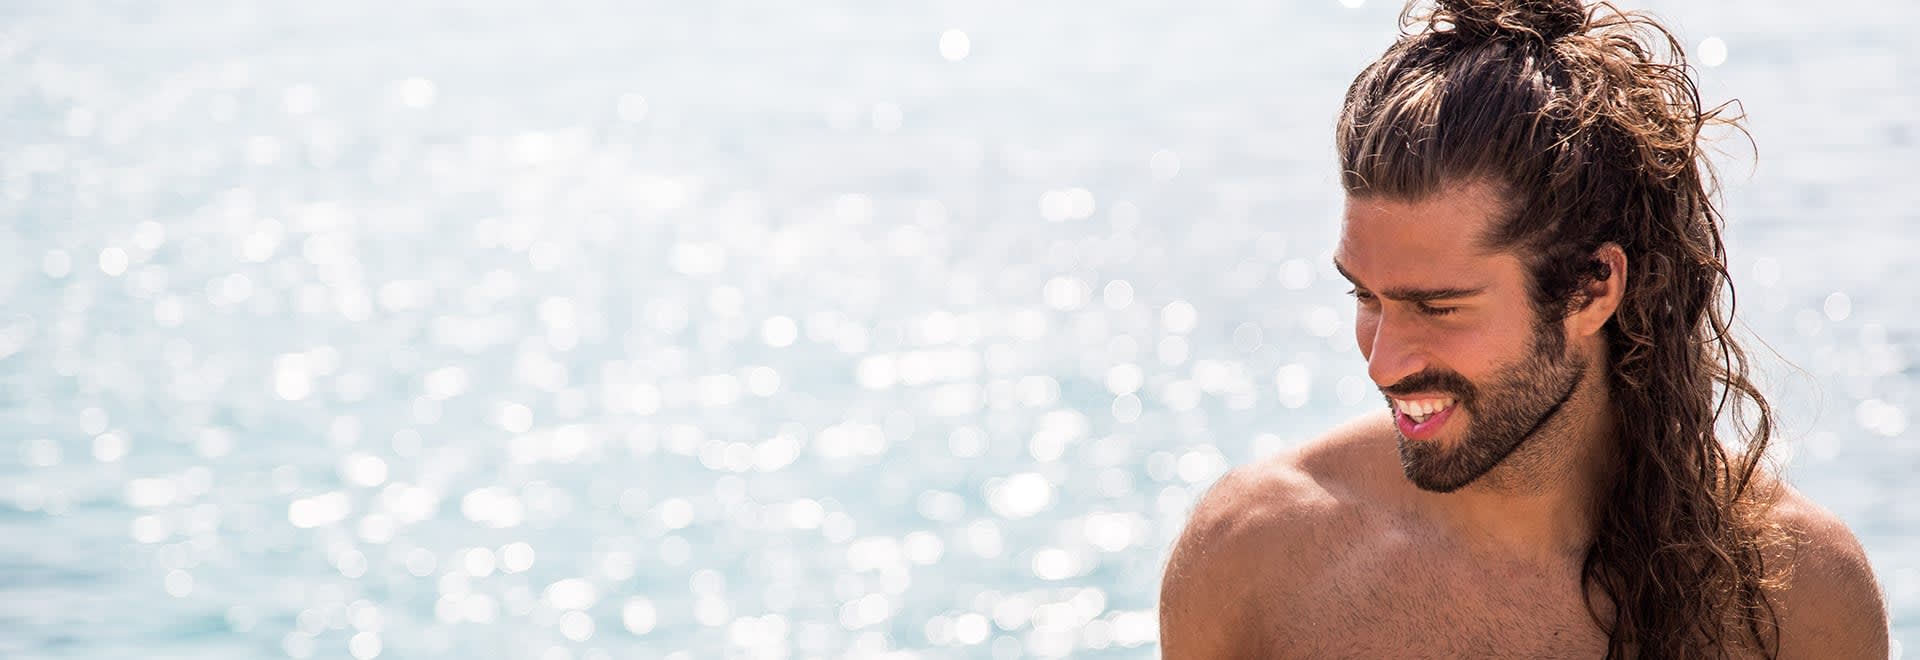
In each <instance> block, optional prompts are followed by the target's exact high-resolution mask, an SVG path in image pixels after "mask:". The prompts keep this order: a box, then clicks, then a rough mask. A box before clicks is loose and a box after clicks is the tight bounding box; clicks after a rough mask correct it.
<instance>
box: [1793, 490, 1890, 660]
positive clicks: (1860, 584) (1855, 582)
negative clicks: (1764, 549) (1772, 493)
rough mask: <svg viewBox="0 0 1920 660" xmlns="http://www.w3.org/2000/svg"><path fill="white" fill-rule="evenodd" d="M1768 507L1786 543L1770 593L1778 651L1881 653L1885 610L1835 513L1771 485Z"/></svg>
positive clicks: (1869, 570) (1855, 542)
mask: <svg viewBox="0 0 1920 660" xmlns="http://www.w3.org/2000/svg"><path fill="white" fill-rule="evenodd" d="M1777 488H1778V494H1779V499H1778V500H1777V501H1776V503H1775V504H1774V506H1773V508H1772V509H1771V511H1770V514H1769V515H1770V517H1771V519H1772V521H1773V522H1774V523H1777V524H1779V525H1780V527H1781V528H1782V529H1783V530H1784V531H1785V532H1786V537H1787V538H1786V540H1787V543H1786V544H1785V546H1784V547H1781V548H1778V549H1776V552H1774V553H1772V554H1773V557H1772V559H1773V561H1776V562H1780V563H1781V564H1783V566H1782V567H1783V568H1785V569H1786V571H1787V573H1786V575H1787V581H1786V585H1785V586H1784V588H1781V589H1778V590H1776V591H1775V592H1774V593H1773V601H1774V603H1775V605H1776V607H1777V612H1776V613H1777V615H1778V620H1779V624H1780V651H1781V652H1780V654H1779V655H1780V657H1783V658H1799V657H1822V658H1884V657H1887V650H1888V648H1887V647H1888V635H1887V624H1888V622H1887V609H1886V603H1885V601H1884V600H1883V596H1882V594H1881V591H1880V586H1879V584H1878V583H1877V582H1876V581H1875V580H1874V577H1873V567H1872V566H1871V565H1870V564H1869V563H1868V562H1867V553H1866V550H1865V549H1864V548H1862V547H1861V545H1860V541H1859V539H1857V538H1855V537H1854V534H1853V531H1852V530H1849V529H1847V526H1846V523H1844V522H1841V520H1840V518H1839V516H1836V515H1834V514H1833V512H1831V511H1828V510H1826V509H1825V508H1822V507H1821V506H1820V505H1818V504H1815V503H1814V502H1813V501H1812V500H1810V499H1808V498H1807V497H1806V496H1804V495H1801V494H1800V492H1799V491H1797V490H1794V489H1793V488H1792V487H1790V486H1785V485H1778V486H1777Z"/></svg>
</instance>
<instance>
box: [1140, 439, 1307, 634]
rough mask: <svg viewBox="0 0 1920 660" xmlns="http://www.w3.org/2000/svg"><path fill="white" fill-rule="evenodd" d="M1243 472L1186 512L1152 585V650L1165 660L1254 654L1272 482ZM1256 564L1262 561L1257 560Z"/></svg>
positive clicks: (1269, 551) (1268, 555)
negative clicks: (1156, 592) (1156, 626)
mask: <svg viewBox="0 0 1920 660" xmlns="http://www.w3.org/2000/svg"><path fill="white" fill-rule="evenodd" d="M1257 470H1258V468H1256V467H1254V466H1243V467H1240V468H1235V469H1234V470H1232V471H1230V472H1228V473H1227V474H1226V475H1225V476H1222V477H1221V478H1220V480H1219V482H1217V483H1215V484H1214V486H1213V488H1211V489H1209V490H1208V491H1207V494H1206V495H1205V496H1203V497H1202V498H1201V499H1200V502H1199V503H1198V504H1197V505H1196V506H1195V507H1194V511H1193V514H1192V516H1191V517H1189V518H1188V520H1187V525H1186V528H1185V529H1184V530H1183V531H1182V532H1181V533H1180V539H1179V541H1177V542H1176V543H1175V544H1174V547H1173V553H1172V556H1171V557H1170V558H1169V559H1168V561H1167V567H1166V573H1165V575H1164V576H1163V577H1162V579H1161V583H1160V649H1161V655H1162V657H1164V658H1168V659H1169V660H1182V659H1186V658H1241V657H1256V656H1258V655H1259V648H1258V647H1259V644H1260V637H1261V630H1260V625H1261V624H1260V617H1259V613H1260V602H1261V601H1262V599H1261V598H1259V594H1258V593H1257V592H1256V588H1257V587H1259V586H1260V585H1261V584H1262V583H1266V584H1271V582H1267V581H1263V580H1259V579H1257V578H1258V577H1259V576H1260V574H1262V573H1265V572H1267V571H1269V570H1271V568H1272V567H1271V564H1270V562H1271V561H1272V560H1273V558H1275V557H1284V556H1286V555H1287V553H1286V552H1284V551H1279V550H1281V549H1278V548H1268V547H1265V546H1264V545H1263V544H1264V543H1265V542H1266V541H1267V540H1269V539H1273V538H1274V536H1275V535H1272V534H1269V533H1268V532H1270V531H1272V516H1271V515H1270V514H1271V511H1272V503H1274V502H1275V501H1276V500H1278V499H1280V498H1282V497H1284V494H1283V493H1278V492H1274V488H1273V486H1274V485H1275V483H1274V480H1272V479H1267V478H1262V477H1260V476H1257V474H1258V473H1257ZM1263 558H1264V559H1263Z"/></svg>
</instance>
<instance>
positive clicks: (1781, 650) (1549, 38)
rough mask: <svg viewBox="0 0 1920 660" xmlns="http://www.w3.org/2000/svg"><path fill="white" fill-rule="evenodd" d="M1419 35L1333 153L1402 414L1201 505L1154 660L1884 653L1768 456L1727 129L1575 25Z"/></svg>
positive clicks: (1222, 486)
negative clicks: (1744, 297) (1718, 172)
mask: <svg viewBox="0 0 1920 660" xmlns="http://www.w3.org/2000/svg"><path fill="white" fill-rule="evenodd" d="M1410 18H1411V22H1410V23H1409V24H1410V25H1412V26H1413V27H1411V28H1409V30H1408V31H1407V34H1405V35H1404V36H1403V37H1402V38H1401V39H1400V40H1399V41H1398V42H1396V43H1395V44H1394V45H1393V46H1392V47H1391V48H1390V49H1388V50H1387V52H1386V54H1385V55H1383V56H1382V57H1381V58H1380V59H1379V60H1378V61H1376V62H1375V63H1373V64H1372V65H1371V66H1369V67H1367V68H1366V70H1364V71H1363V72H1362V73H1361V74H1360V76H1359V78H1358V79H1357V80H1355V82H1354V84H1353V86H1352V88H1351V89H1350V90H1349V91H1348V94H1347V98H1346V103H1345V107H1344V108H1343V110H1342V112H1341V116H1340V122H1339V127H1338V131H1337V143H1338V147H1339V151H1340V157H1341V166H1342V169H1343V172H1342V183H1343V185H1344V186H1345V188H1346V191H1347V195H1348V197H1347V206H1346V212H1345V218H1344V222H1343V226H1342V229H1341V236H1340V242H1339V245H1338V248H1337V249H1336V251H1335V256H1334V262H1335V263H1334V265H1335V267H1336V268H1337V269H1338V270H1339V271H1340V272H1341V274H1342V275H1344V276H1346V278H1347V279H1349V280H1351V281H1352V282H1353V296H1354V298H1355V308H1354V314H1355V323H1354V326H1355V339H1356V340H1357V341H1358V343H1359V347H1360V352H1361V354H1362V355H1363V356H1365V357H1366V360H1367V373H1368V376H1369V377H1371V378H1372V379H1373V382H1374V384H1375V385H1377V386H1378V387H1379V388H1380V390H1381V392H1382V393H1383V394H1385V395H1386V399H1387V404H1388V407H1389V410H1388V411H1386V413H1385V414H1378V415H1369V416H1367V417H1365V418H1362V419H1359V420H1355V421H1353V422H1351V423H1349V424H1347V425H1345V426H1342V427H1340V428H1337V429H1334V430H1333V431H1331V432H1328V433H1327V434H1326V435H1325V436H1324V437H1321V438H1319V439H1317V440H1315V441H1313V442H1311V443H1308V444H1307V445H1305V446H1303V447H1301V448H1300V449H1298V450H1295V451H1290V452H1286V453H1283V454H1280V455H1277V456H1274V457H1271V458H1268V459H1265V460H1262V461H1260V462H1257V463H1254V464H1249V465H1245V466H1241V467H1238V468H1236V469H1234V470H1233V471H1232V472H1230V473H1228V474H1227V475H1226V476H1224V477H1222V478H1221V479H1220V481H1219V482H1218V483H1217V484H1216V485H1215V486H1214V487H1213V488H1212V489H1211V490H1210V491H1209V492H1208V493H1207V494H1206V496H1205V497H1203V498H1202V499H1201V501H1200V502H1199V504H1198V505H1197V507H1196V508H1195V510H1194V512H1193V515H1192V518H1191V519H1190V521H1189V522H1188V524H1187V527H1186V530H1185V531H1184V533H1183V534H1182V535H1181V538H1180V540H1179V541H1178V543H1177V544H1176V545H1175V547H1174V549H1173V553H1172V556H1171V559H1170V560H1169V562H1168V565H1167V568H1166V574H1165V577H1164V582H1163V584H1162V589H1161V602H1160V638H1161V644H1162V649H1163V652H1164V654H1165V657H1167V658H1173V659H1176V660H1179V659H1186V658H1406V657H1421V658H1430V657H1472V658H1490V657H1515V658H1598V657H1609V658H1636V657H1637V658H1696V657H1778V658H1872V659H1875V660H1879V659H1883V658H1886V657H1887V655H1888V635H1887V615H1886V610H1885V607H1884V605H1883V603H1882V600H1881V596H1880V593H1879V588H1878V586H1877V585H1876V584H1875V582H1874V578H1873V574H1872V570H1871V569H1870V567H1869V566H1868V563H1867V559H1866V556H1865V553H1864V552H1863V551H1862V549H1861V547H1860V544H1859V542H1858V541H1856V540H1855V539H1854V537H1853V535H1852V533H1851V532H1849V531H1848V530H1847V528H1846V527H1845V526H1844V525H1843V524H1842V523H1841V522H1840V521H1839V520H1837V519H1836V518H1835V517H1834V516H1833V514H1831V513H1829V512H1827V511H1825V510H1823V509H1821V508H1819V507H1818V506H1815V505H1814V504H1812V503H1811V502H1809V501H1807V500H1806V499H1805V498H1804V497H1802V496H1801V495H1799V494H1798V493H1796V492H1795V491H1794V490H1793V489H1792V488H1790V487H1787V486H1785V485H1784V484H1782V483H1780V482H1779V481H1777V480H1775V479H1774V478H1773V477H1772V476H1771V475H1769V474H1768V472H1767V471H1766V469H1765V465H1764V464H1763V462H1762V459H1763V457H1764V455H1765V450H1766V446H1767V442H1768V435H1769V433H1770V431H1771V430H1772V420H1771V418H1770V416H1769V414H1768V413H1769V409H1768V407H1767V405H1766V400H1765V399H1764V398H1763V397H1762V396H1761V394H1760V393H1759V392H1758V390H1757V389H1755V388H1754V387H1753V385H1752V384H1751V382H1750V381H1749V380H1748V379H1747V376H1746V365H1745V358H1744V354H1743V353H1742V352H1741V349H1740V347H1739V345H1738V344H1737V343H1735V342H1734V340H1733V339H1732V338H1731V337H1728V336H1727V334H1726V330H1727V329H1728V327H1729V325H1730V324H1731V319H1730V317H1728V316H1727V314H1726V312H1725V311H1724V308H1723V307H1722V306H1721V303H1722V302H1723V300H1722V298H1721V296H1722V293H1721V292H1722V289H1723V287H1730V286H1731V285H1730V283H1728V282H1727V280H1726V269H1725V253H1724V249H1723V248H1722V245H1721V242H1720V235H1719V232H1720V217H1719V213H1718V211H1717V210H1716V209H1715V208H1714V206H1713V204H1712V200H1711V178H1710V177H1709V176H1708V175H1707V174H1705V173H1704V171H1703V170H1704V167H1705V166H1704V164H1703V162H1702V161H1701V154H1700V150H1699V146H1698V144H1697V142H1698V138H1697V136H1698V129H1699V128H1700V127H1701V126H1703V125H1706V124H1711V123H1716V122H1723V121H1724V120H1721V119H1719V118H1718V117H1717V116H1716V113H1715V112H1714V111H1712V110H1705V111H1703V110H1702V109H1701V107H1700V104H1699V101H1698V98H1697V96H1696V95H1695V94H1694V88H1693V83H1692V81H1691V80H1689V79H1688V77H1687V70H1686V69H1684V68H1678V67H1668V66H1661V65H1660V64H1659V62H1660V60H1658V59H1656V57H1655V56H1656V53H1662V52H1663V51H1665V50H1666V49H1668V48H1671V49H1672V51H1673V52H1672V53H1670V54H1669V55H1670V56H1671V57H1672V58H1674V59H1679V58H1681V57H1682V55H1681V54H1680V53H1679V52H1678V46H1677V41H1674V40H1672V39H1671V37H1670V36H1669V34H1668V33H1667V32H1666V30H1665V29H1663V28H1661V27H1660V26H1659V25H1658V24H1656V23H1654V22H1652V21H1651V20H1649V19H1645V18H1639V17H1630V16H1623V15H1621V14H1619V13H1617V12H1615V11H1613V10H1612V9H1611V7H1605V6H1603V7H1596V8H1592V9H1591V11H1590V10H1589V8H1587V7H1583V6H1581V4H1580V0H1440V2H1439V5H1438V6H1437V7H1435V8H1433V9H1432V10H1431V11H1416V12H1415V13H1414V14H1413V15H1412V16H1411V17H1410ZM1723 400H1724V401H1725V402H1726V403H1727V406H1726V408H1725V409H1723V408H1722V407H1721V406H1720V405H1719V404H1720V403H1721V402H1722V401H1723ZM1733 408H1741V409H1743V410H1745V411H1746V414H1745V415H1744V416H1743V418H1734V417H1732V416H1731V415H1730V413H1729V412H1728V411H1729V410H1731V409H1733ZM1743 422H1744V423H1743ZM1727 433H1731V434H1732V435H1733V436H1735V437H1733V438H1731V439H1730V440H1728V441H1727V442H1725V443H1723V442H1721V439H1722V438H1724V437H1726V434H1727Z"/></svg>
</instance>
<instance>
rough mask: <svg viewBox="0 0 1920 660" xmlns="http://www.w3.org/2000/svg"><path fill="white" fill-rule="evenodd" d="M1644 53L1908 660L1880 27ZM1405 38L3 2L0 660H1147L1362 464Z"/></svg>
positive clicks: (1678, 19)
mask: <svg viewBox="0 0 1920 660" xmlns="http://www.w3.org/2000/svg"><path fill="white" fill-rule="evenodd" d="M1626 4H1629V5H1632V6H1643V5H1640V4H1639V3H1636V2H1628V3H1626ZM1646 6H1647V7H1649V8H1651V9H1653V10H1654V11H1656V12H1658V13H1659V14H1660V15H1661V16H1663V17H1665V18H1667V19H1668V20H1670V21H1671V23H1672V25H1673V26H1674V27H1675V28H1676V29H1677V30H1678V31H1679V34H1680V39H1681V42H1682V43H1684V44H1685V45H1686V46H1687V48H1688V49H1689V50H1690V51H1693V52H1694V53H1695V56H1696V59H1695V62H1696V64H1697V65H1698V66H1699V70H1698V75H1699V80H1700V87H1701V92H1702V95H1703V97H1704V98H1705V99H1707V100H1708V102H1709V103H1718V102H1720V101H1725V100H1728V99H1733V98H1737V99H1739V100H1740V102H1741V105H1740V106H1739V107H1740V108H1743V109H1744V111H1745V112H1746V113H1747V115H1748V118H1749V121H1748V124H1747V126H1748V128H1749V130H1750V132H1751V137H1752V146H1751V147H1750V145H1749V143H1748V142H1746V141H1744V140H1742V139H1740V138H1739V136H1737V135H1722V136H1720V137H1721V138H1722V139H1721V140H1720V141H1719V142H1718V144H1719V146H1720V149H1721V151H1722V156H1721V157H1720V158H1719V162H1720V163H1721V174H1722V177H1723V182H1724V185H1725V209H1726V211H1727V216H1728V217H1729V218H1730V220H1731V225H1730V228H1729V230H1728V234H1727V236H1728V241H1729V244H1730V248H1729V249H1730V254H1731V260H1732V267H1733V268H1732V270H1733V274H1734V277H1735V280H1736V283H1737V285H1738V287H1739V288H1738V291H1739V298H1738V301H1739V316H1740V318H1742V319H1743V320H1744V327H1745V329H1746V331H1747V334H1748V336H1750V337H1752V338H1755V339H1754V341H1755V342H1756V343H1755V344H1753V345H1754V346H1755V347H1756V351H1757V353H1758V354H1759V356H1760V363H1759V367H1758V368H1759V371H1760V374H1761V376H1762V380H1763V383H1764V385H1765V387H1766V388H1767V392H1769V393H1770V395H1771V396H1773V397H1774V400H1775V402H1776V404H1777V405H1778V406H1779V409H1780V411H1781V414H1782V424H1783V426H1782V433H1781V436H1780V438H1779V444H1778V447H1777V457H1778V459H1779V461H1780V464H1781V465H1783V466H1784V467H1785V471H1786V473H1787V475H1788V477H1789V478H1790V479H1791V480H1792V482H1793V483H1794V484H1796V485H1797V486H1798V487H1799V488H1800V489H1801V490H1803V491H1804V492H1806V493H1807V494H1808V495H1810V496H1811V497H1812V498H1813V499H1814V500H1816V501H1817V502H1819V503H1821V504H1822V505H1824V506H1825V507H1827V508H1829V509H1831V510H1832V511H1834V512H1835V513H1837V514H1838V515H1839V516H1840V517H1841V518H1842V519H1844V520H1845V521H1846V522H1847V523H1848V524H1849V525H1850V526H1851V527H1852V529H1853V530H1854V531H1855V532H1856V533H1857V534H1858V536H1859V538H1860V539H1861V541H1862V542H1863V543H1864V545H1865V547H1866V549H1867V553H1868V555H1869V557H1870V558H1871V559H1872V562H1873V567H1874V569H1875V571H1876V573H1877V575H1878V577H1879V580H1880V583H1881V585H1882V586H1883V587H1884V589H1885V591H1886V597H1887V600H1888V602H1889V604H1890V607H1891V611H1892V616H1893V625H1894V635H1895V639H1896V650H1895V654H1896V656H1897V655H1899V654H1900V653H1902V650H1901V646H1902V645H1904V647H1905V648H1906V649H1912V648H1914V647H1916V646H1920V479H1916V474H1920V389H1917V387H1916V385H1917V383H1916V379H1917V378H1920V362H1917V361H1920V304H1917V303H1920V295H1916V294H1915V293H1914V287H1913V286H1912V284H1913V282H1915V281H1916V280H1920V230H1917V229H1916V227H1920V186H1916V185H1915V184H1914V182H1913V176H1914V172H1915V171H1916V170H1917V169H1920V113H1917V112H1916V111H1915V110H1914V108H1916V107H1920V40H1916V39H1914V38H1913V27H1914V26H1915V25H1916V24H1920V5H1915V4H1914V3H1910V2H1898V1H1893V0H1884V1H1877V2H1865V1H1860V0H1830V1H1826V2H1821V3H1817V6H1815V5H1810V4H1808V3H1804V2H1794V1H1789V0H1758V1H1751V2H1732V1H1730V0H1722V1H1712V2H1691V1H1690V2H1685V3H1682V2H1678V1H1677V0H1668V1H1665V2H1659V3H1654V4H1651V5H1646ZM1398 10H1399V5H1398V3H1390V2H1381V1H1380V0H1344V1H1336V0H1282V1H1260V2H1253V1H1241V0H1221V1H1202V2H1191V3H1173V2H1145V1H1140V0H1119V1H1116V2H1087V1H1051V2H1031V1H1013V0H978V1H969V2H954V1H936V2H927V3H898V2H877V1H865V2H846V1H840V0H827V1H825V2H810V3H770V2H763V3H749V2H740V1H738V0H711V1H706V2H680V3H665V2H590V1H574V0H562V1H558V2H542V3H534V2H502V1H499V0H472V1H467V2H444V1H438V2H371V1H367V0H340V1H333V2H305V3H294V2H242V1H231V0H181V1H179V2H166V3H143V2H129V1H124V0H116V1H91V0H76V1H65V0H60V1H55V0H13V1H11V2H7V3H5V4H4V6H0V657H5V658H10V659H39V658H86V659H108V658H112V659H122V658H194V659H196V660H209V659H225V658H276V657H290V658H299V659H304V658H357V659H360V660H368V659H371V658H376V657H380V658H539V659H548V660H561V659H568V658H574V659H581V660H586V659H601V658H673V659H675V660H692V659H695V658H861V657H890V658H995V659H1001V660H1004V659H1009V658H1018V657H1036V658H1047V657H1065V656H1074V657H1089V658H1106V657H1113V658H1141V657H1155V656H1156V655H1157V644H1156V639H1155V638H1156V630H1155V628H1156V620H1155V612H1154V608H1155V599H1156V594H1157V592H1158V587H1159V577H1160V569H1161V566H1162V564H1163V562H1164V561H1165V557H1166V554H1167V550H1168V547H1169V545H1170V543H1171V541H1172V540H1173V538H1174V537H1175V535H1176V534H1177V533H1178V532H1179V530H1180V528H1181V526H1182V524H1183V523H1184V522H1185V520H1186V516H1187V514H1188V512H1189V511H1190V509H1191V507H1192V504H1193V502H1194V501H1195V499H1196V498H1197V497H1198V496H1199V495H1200V494H1202V493H1204V492H1205V490H1206V488H1207V487H1208V485H1209V484H1210V483H1212V481H1213V480H1215V479H1216V478H1218V476H1219V475H1220V474H1222V473H1223V472H1224V471H1225V470H1226V469H1228V468H1229V467H1230V466H1233V465H1236V464H1240V463H1244V462H1247V461H1250V460H1253V459H1255V458H1257V457H1259V456H1262V455H1264V454H1267V453H1270V452H1273V451H1277V450H1280V449H1282V448H1286V447H1289V446H1293V445H1296V444H1298V443H1300V442H1303V441H1305V440H1307V439H1309V438H1312V437H1313V436H1315V435H1316V434H1317V433H1318V432H1320V431H1321V430H1323V429H1325V428H1327V427H1328V426H1330V425H1332V424H1334V423H1336V422H1339V421H1341V420H1344V419H1347V418H1350V417H1352V416H1354V415H1359V414H1384V413H1383V412H1382V411H1383V410H1384V409H1383V406H1382V404H1381V401H1380V398H1379V397H1378V393H1377V392H1376V391H1375V390H1374V388H1373V387H1372V386H1371V384H1370V383H1369V382H1368V381H1367V379H1366V376H1365V367H1364V364H1363V363H1362V361H1361V359H1360V357H1359V355H1358V353H1357V351H1356V349H1355V347H1354V345H1353V341H1352V331H1351V323H1352V310H1351V307H1350V305H1351V303H1350V301H1348V299H1347V298H1345V297H1344V296H1343V295H1342V293H1343V291H1344V288H1345V287H1344V284H1343V282H1341V281H1340V279H1339V277H1338V276H1337V275H1336V274H1335V273H1333V271H1332V269H1331V267H1330V263H1329V260H1328V257H1329V255H1330V253H1331V249H1332V247H1333V241H1334V238H1335V232H1336V230H1337V219H1338V213H1339V208H1340V202H1341V198H1340V195H1339V192H1338V187H1337V183H1336V180H1335V178H1334V176H1333V167H1334V165H1333V153H1332V148H1331V129H1332V124H1333V119H1334V114H1335V110H1336V107H1337V104H1338V102H1339V98H1340V94H1341V92H1342V91H1343V90H1344V88H1345V85H1346V84H1347V82H1348V81H1350V80H1351V78H1352V76H1353V75H1354V74H1355V73H1356V72H1357V71H1358V70H1359V69H1360V67H1361V66H1363V65H1364V64H1365V63H1366V62H1367V61H1369V60H1370V59H1371V58H1372V57H1374V56H1376V55H1377V54H1378V53H1379V52H1380V51H1381V50H1382V49H1384V48H1385V46H1386V45H1387V43H1388V42H1389V41H1390V39H1391V38H1392V36H1393V34H1394V31H1395V22H1394V17H1395V15H1396V14H1397V13H1398ZM1762 341H1763V342H1764V344H1761V343H1757V342H1762ZM1330 606H1331V605H1330ZM1908 653H1909V654H1911V651H1908Z"/></svg>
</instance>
